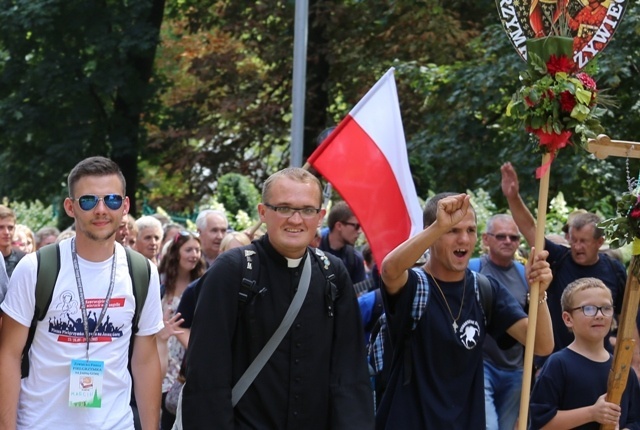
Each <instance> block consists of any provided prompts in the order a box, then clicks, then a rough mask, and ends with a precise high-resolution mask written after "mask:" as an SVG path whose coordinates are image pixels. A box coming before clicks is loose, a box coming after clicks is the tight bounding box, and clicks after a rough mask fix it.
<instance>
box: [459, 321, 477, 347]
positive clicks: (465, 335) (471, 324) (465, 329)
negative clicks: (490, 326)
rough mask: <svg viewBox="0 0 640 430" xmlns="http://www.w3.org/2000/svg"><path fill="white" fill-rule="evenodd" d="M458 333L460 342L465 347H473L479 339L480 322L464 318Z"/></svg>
mask: <svg viewBox="0 0 640 430" xmlns="http://www.w3.org/2000/svg"><path fill="white" fill-rule="evenodd" d="M458 333H459V336H460V340H461V341H462V344H463V345H464V346H465V347H466V348H467V349H473V348H475V347H476V346H477V345H478V341H479V340H480V324H478V322H477V321H475V320H466V321H465V322H464V323H463V324H462V326H461V327H460V331H459V332H458Z"/></svg>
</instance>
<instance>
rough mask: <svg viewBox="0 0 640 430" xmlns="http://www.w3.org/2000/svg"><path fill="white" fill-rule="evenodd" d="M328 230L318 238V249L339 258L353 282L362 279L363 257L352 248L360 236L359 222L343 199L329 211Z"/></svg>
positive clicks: (364, 276) (363, 269) (363, 277)
mask: <svg viewBox="0 0 640 430" xmlns="http://www.w3.org/2000/svg"><path fill="white" fill-rule="evenodd" d="M327 225H328V227H329V232H328V233H326V234H325V235H324V236H323V237H322V239H321V240H320V247H319V248H320V249H321V250H323V251H325V252H328V253H330V254H333V255H335V256H336V257H338V258H340V259H341V260H342V262H343V263H344V265H345V266H346V268H347V271H348V272H349V276H350V277H351V282H353V283H354V284H355V283H357V282H361V281H364V280H365V278H366V272H365V267H364V257H362V254H361V253H360V251H358V250H357V249H355V248H354V245H355V243H356V241H357V240H358V237H360V232H361V229H360V224H359V223H358V219H357V218H356V217H355V215H353V212H352V211H351V208H350V207H349V206H348V205H347V204H346V203H345V202H343V201H340V202H337V203H335V204H334V205H333V207H332V208H331V211H329V217H328V219H327Z"/></svg>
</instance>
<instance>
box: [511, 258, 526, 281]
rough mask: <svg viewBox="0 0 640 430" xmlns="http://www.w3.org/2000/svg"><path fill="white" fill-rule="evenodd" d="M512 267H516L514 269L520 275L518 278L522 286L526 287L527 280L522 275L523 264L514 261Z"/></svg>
mask: <svg viewBox="0 0 640 430" xmlns="http://www.w3.org/2000/svg"><path fill="white" fill-rule="evenodd" d="M513 265H514V266H516V269H518V274H519V275H520V277H521V278H522V280H523V281H524V284H525V285H527V286H528V285H529V283H528V282H527V278H526V276H525V274H524V264H522V263H521V262H519V261H514V262H513Z"/></svg>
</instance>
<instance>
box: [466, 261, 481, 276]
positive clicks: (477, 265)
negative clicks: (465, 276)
mask: <svg viewBox="0 0 640 430" xmlns="http://www.w3.org/2000/svg"><path fill="white" fill-rule="evenodd" d="M468 267H469V269H471V270H472V271H474V272H478V273H480V270H482V261H481V260H480V257H476V258H472V259H471V260H469V265H468Z"/></svg>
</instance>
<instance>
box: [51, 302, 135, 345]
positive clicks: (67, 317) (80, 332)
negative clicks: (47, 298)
mask: <svg viewBox="0 0 640 430" xmlns="http://www.w3.org/2000/svg"><path fill="white" fill-rule="evenodd" d="M77 294H78V292H77V291H72V290H65V291H63V292H62V294H60V295H59V296H58V299H57V300H56V301H55V302H54V303H52V306H51V307H50V309H54V310H55V312H54V315H52V316H50V317H49V333H53V334H55V335H57V336H58V339H57V341H58V342H65V343H82V342H85V341H86V339H85V334H84V324H83V322H82V310H81V309H80V302H79V299H78V297H77ZM104 301H105V299H104V298H87V299H86V300H85V302H86V307H87V322H88V326H89V333H93V336H92V337H91V342H111V341H112V340H113V339H114V338H119V337H122V327H123V326H124V324H120V325H115V324H114V322H113V321H111V315H109V311H110V310H111V309H113V308H122V307H124V304H125V299H124V297H112V298H111V299H110V300H109V307H108V308H107V311H106V312H105V316H104V317H103V318H102V321H101V322H100V325H99V326H98V327H97V329H96V324H97V323H98V318H99V315H100V312H102V306H103V305H104Z"/></svg>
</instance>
